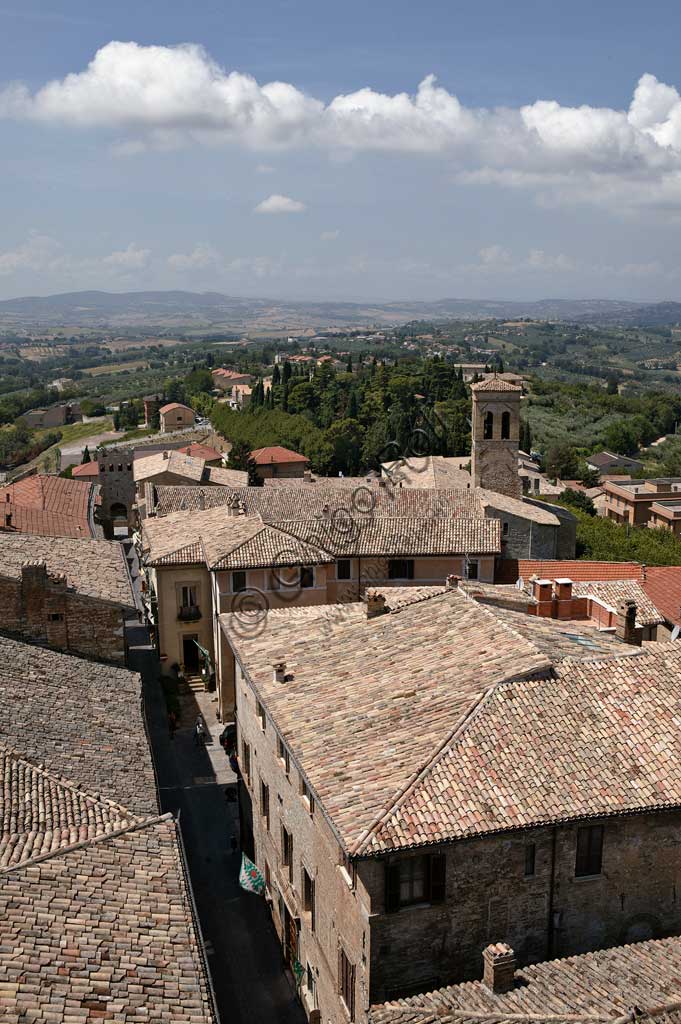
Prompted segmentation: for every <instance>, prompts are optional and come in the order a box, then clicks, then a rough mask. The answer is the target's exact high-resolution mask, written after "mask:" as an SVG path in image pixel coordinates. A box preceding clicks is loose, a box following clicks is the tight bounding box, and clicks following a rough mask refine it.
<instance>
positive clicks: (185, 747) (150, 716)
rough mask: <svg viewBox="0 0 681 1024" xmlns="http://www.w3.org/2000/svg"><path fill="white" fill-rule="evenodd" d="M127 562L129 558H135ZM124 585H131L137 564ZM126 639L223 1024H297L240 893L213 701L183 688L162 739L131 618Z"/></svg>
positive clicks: (156, 694)
mask: <svg viewBox="0 0 681 1024" xmlns="http://www.w3.org/2000/svg"><path fill="white" fill-rule="evenodd" d="M126 550H128V544H126ZM129 557H131V558H133V560H134V551H130V552H129ZM133 579H135V583H137V580H136V560H134V561H133ZM126 635H127V638H128V644H129V667H130V668H131V669H132V670H134V671H137V672H139V673H140V674H141V675H142V680H143V693H144V703H145V710H146V718H147V725H148V729H149V736H150V740H151V746H152V751H153V755H154V761H155V764H156V771H157V775H158V783H159V790H160V799H161V809H162V810H163V811H172V812H173V813H175V814H177V815H179V818H180V823H181V827H182V835H183V838H184V844H185V847H186V851H187V860H188V862H189V870H190V875H191V881H192V887H193V890H194V897H195V900H196V906H197V910H198V914H199V918H200V920H201V929H202V932H203V938H204V941H205V945H206V952H207V954H208V962H209V964H210V969H211V974H212V980H213V986H214V989H215V995H216V999H217V1004H218V1008H219V1011H220V1015H221V1019H222V1024H228V1022H229V1024H304V1022H305V1020H306V1018H305V1014H304V1012H303V1009H302V1007H301V1005H300V1003H299V1002H298V999H297V997H296V995H295V991H294V988H293V981H292V979H291V977H290V975H288V974H286V973H285V972H284V969H283V958H282V953H281V947H280V945H279V942H278V940H277V937H276V935H275V932H274V928H273V925H272V922H271V918H270V914H269V912H268V910H267V907H266V905H265V900H264V899H263V897H261V896H255V895H253V894H252V893H247V892H244V890H242V889H241V888H240V886H239V882H238V876H239V868H240V864H241V852H240V850H239V820H238V807H237V803H236V778H235V776H234V773H233V772H232V770H231V768H230V767H229V761H228V759H227V757H226V755H225V753H224V751H223V749H222V747H221V746H220V744H219V741H218V737H219V735H220V732H221V729H222V726H221V724H220V723H219V722H218V721H217V720H216V717H215V707H216V702H214V701H213V699H212V695H211V694H208V693H204V692H200V693H196V694H195V693H193V692H192V691H191V690H190V689H189V688H188V687H186V686H185V687H184V688H183V690H182V691H181V692H180V704H181V718H180V723H179V727H178V729H177V731H176V733H175V736H174V738H172V739H171V737H170V734H169V729H168V720H167V714H166V707H165V699H164V697H163V692H162V689H161V685H160V681H159V666H158V659H157V657H156V653H155V651H154V650H153V648H152V647H151V645H150V643H149V634H148V631H147V629H146V627H144V626H142V625H140V624H139V622H138V621H137V620H136V619H131V620H130V621H128V622H127V623H126ZM199 714H201V715H202V716H203V720H204V722H205V724H206V727H207V730H208V739H207V743H206V745H205V747H197V746H196V745H195V743H194V725H195V723H196V719H197V716H198V715H199Z"/></svg>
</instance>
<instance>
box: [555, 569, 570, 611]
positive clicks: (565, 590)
mask: <svg viewBox="0 0 681 1024" xmlns="http://www.w3.org/2000/svg"><path fill="white" fill-rule="evenodd" d="M554 582H555V586H556V617H557V618H559V619H571V618H572V612H573V608H572V580H570V579H567V577H563V578H562V579H557V580H555V581H554Z"/></svg>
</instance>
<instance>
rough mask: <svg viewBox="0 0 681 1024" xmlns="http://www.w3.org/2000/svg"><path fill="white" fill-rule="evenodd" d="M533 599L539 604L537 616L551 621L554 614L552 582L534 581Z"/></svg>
mask: <svg viewBox="0 0 681 1024" xmlns="http://www.w3.org/2000/svg"><path fill="white" fill-rule="evenodd" d="M532 597H533V598H534V599H535V601H536V602H537V615H541V616H542V617H543V618H546V619H550V618H551V613H552V612H553V583H552V582H551V580H540V579H536V578H535V579H533V580H532Z"/></svg>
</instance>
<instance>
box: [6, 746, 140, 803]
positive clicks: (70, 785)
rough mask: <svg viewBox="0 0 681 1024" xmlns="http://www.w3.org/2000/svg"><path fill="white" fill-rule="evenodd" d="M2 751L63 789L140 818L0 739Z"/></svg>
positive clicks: (114, 801)
mask: <svg viewBox="0 0 681 1024" xmlns="http://www.w3.org/2000/svg"><path fill="white" fill-rule="evenodd" d="M2 753H7V754H9V756H10V757H11V758H12V759H13V760H15V761H19V762H21V763H22V764H25V765H28V767H29V768H31V769H32V771H35V772H38V773H39V774H40V775H42V776H43V777H44V778H47V779H51V780H52V782H56V783H58V784H59V785H60V786H63V787H64V789H68V790H71V791H72V792H74V793H79V794H80V795H81V796H83V797H85V798H86V799H87V800H92V801H93V802H94V803H98V804H105V805H107V806H109V807H115V808H116V810H118V811H125V814H126V815H127V817H128V818H132V819H134V820H135V821H141V820H142V819H141V816H140V815H139V814H135V813H134V812H133V811H131V810H130V808H129V807H126V806H125V804H119V803H118V802H117V801H116V800H110V799H109V798H108V797H106V796H102V795H101V794H100V795H99V796H97V795H96V794H94V793H91V792H89V790H86V789H83V788H82V786H81V784H80V783H79V782H73V781H72V780H71V779H65V778H64V777H63V776H61V775H58V774H57V773H56V772H53V771H51V770H50V769H49V768H45V767H44V766H42V765H40V764H35V763H34V762H33V761H31V759H30V758H28V757H26V756H25V755H23V754H19V753H18V752H17V751H16V750H15V749H14V747H10V746H8V745H7V744H6V743H2V742H1V741H0V754H2Z"/></svg>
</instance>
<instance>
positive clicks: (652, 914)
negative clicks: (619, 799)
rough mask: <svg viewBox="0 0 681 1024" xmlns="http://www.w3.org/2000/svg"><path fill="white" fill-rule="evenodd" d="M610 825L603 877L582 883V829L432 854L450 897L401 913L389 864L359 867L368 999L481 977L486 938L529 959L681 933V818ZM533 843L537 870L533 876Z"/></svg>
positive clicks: (631, 819) (530, 833) (526, 834)
mask: <svg viewBox="0 0 681 1024" xmlns="http://www.w3.org/2000/svg"><path fill="white" fill-rule="evenodd" d="M589 824H593V822H589ZM602 824H603V826H604V840H603V866H602V872H601V874H600V875H597V876H594V877H587V878H576V877H575V852H576V842H577V839H576V837H577V828H578V825H579V823H575V824H568V825H561V826H557V827H556V828H555V830H554V829H553V828H542V829H533V830H527V831H523V832H515V833H511V834H508V835H500V836H490V837H487V838H481V839H473V840H468V841H462V842H459V843H454V844H451V845H449V846H445V847H440V848H439V850H438V849H437V848H436V849H435V852H445V853H446V858H447V868H446V902H445V903H444V904H443V905H439V906H428V905H421V906H416V907H405V908H403V909H401V910H399V911H398V912H397V913H390V914H386V913H385V912H384V911H385V863H386V862H385V860H373V861H365V862H363V863H362V864H361V867H360V874H361V876H362V879H363V881H364V884H365V887H366V888H367V891H368V893H369V895H370V899H371V907H372V914H374V915H376V916H374V917H372V941H371V950H372V963H371V1001H372V1002H380V1001H382V1000H383V999H385V998H389V997H391V996H392V995H394V994H396V993H406V992H409V991H413V992H416V991H419V990H421V989H422V988H423V987H424V986H425V987H426V988H431V987H434V986H437V985H445V984H449V983H454V982H459V981H464V980H467V979H475V978H480V977H481V975H482V950H483V948H484V947H485V946H486V945H487V944H488V943H490V942H498V941H501V942H507V943H508V944H509V945H510V946H511V947H512V948H513V949H514V950H515V951H516V954H517V956H518V961H519V963H520V964H525V963H531V962H535V961H541V960H548V959H553V958H559V957H565V956H572V955H573V954H577V953H584V952H588V951H589V950H594V949H600V948H603V947H606V946H612V945H620V944H624V943H629V942H636V941H639V940H642V939H646V938H650V937H660V936H664V935H668V934H672V933H674V934H676V933H678V931H679V929H680V928H681V901H679V900H678V897H677V888H676V887H677V875H678V865H679V843H680V835H681V833H680V829H679V826H680V825H681V813H679V812H667V813H658V814H647V815H632V816H628V817H614V818H610V819H604V820H603V821H602ZM532 843H533V844H535V873H534V874H533V875H532V876H529V877H526V876H525V854H526V848H527V846H528V844H532ZM554 843H555V848H554ZM430 852H433V851H432V850H431V851H430ZM410 855H412V854H402V856H410Z"/></svg>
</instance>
